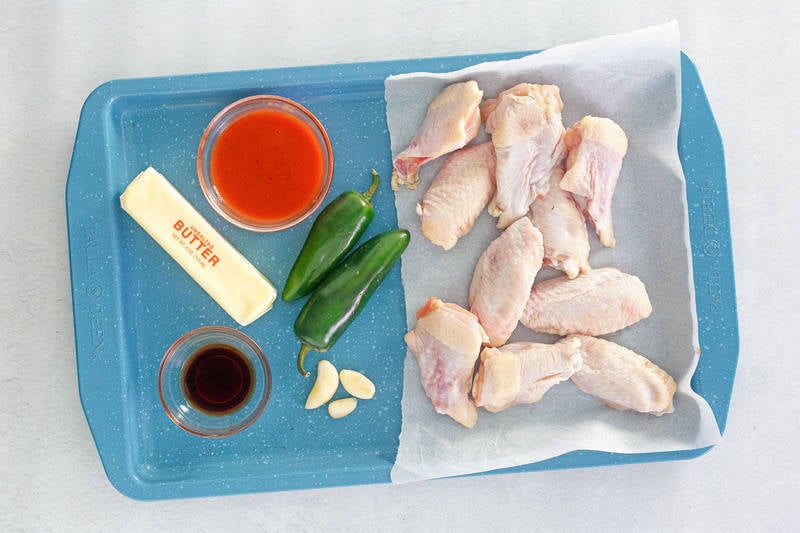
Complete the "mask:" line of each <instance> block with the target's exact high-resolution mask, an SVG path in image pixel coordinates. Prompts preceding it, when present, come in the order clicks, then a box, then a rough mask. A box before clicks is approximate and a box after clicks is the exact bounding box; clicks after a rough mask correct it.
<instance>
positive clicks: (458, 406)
mask: <svg viewBox="0 0 800 533" xmlns="http://www.w3.org/2000/svg"><path fill="white" fill-rule="evenodd" d="M405 341H406V344H407V345H408V347H409V348H410V349H411V352H412V353H413V354H414V356H415V357H416V359H417V363H418V364H419V370H420V381H421V382H422V388H423V389H424V390H425V394H427V395H428V398H430V400H431V402H432V403H433V407H434V408H435V409H436V412H438V413H442V414H446V415H449V416H450V417H451V418H452V419H453V420H455V421H456V422H458V423H459V424H462V425H464V426H466V427H470V428H471V427H473V426H474V425H475V422H476V421H477V420H478V410H477V409H476V407H475V404H474V403H473V402H472V400H471V399H470V398H469V393H470V389H471V388H472V373H473V371H474V369H475V361H477V359H478V355H479V354H480V350H481V346H482V345H483V344H484V343H485V342H487V341H488V338H487V337H486V332H484V330H483V328H482V327H481V325H480V324H479V323H478V319H477V318H476V317H475V315H473V314H472V313H470V312H469V311H467V310H465V309H463V308H461V307H459V306H458V305H455V304H452V303H444V302H442V301H441V300H440V299H438V298H431V299H429V300H428V301H427V303H426V304H425V305H423V306H422V307H421V308H420V309H419V310H418V311H417V324H416V327H415V328H414V329H413V330H411V331H409V332H408V333H406V335H405Z"/></svg>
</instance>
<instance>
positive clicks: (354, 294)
mask: <svg viewBox="0 0 800 533" xmlns="http://www.w3.org/2000/svg"><path fill="white" fill-rule="evenodd" d="M410 239H411V235H410V234H409V232H408V231H406V230H404V229H396V230H391V231H386V232H384V233H381V234H380V235H377V236H375V237H373V238H372V239H370V240H368V241H367V242H365V243H364V244H362V245H361V246H359V247H358V248H356V249H355V251H354V252H353V253H352V254H350V255H349V256H348V257H347V258H346V259H345V260H344V261H343V262H342V263H341V264H340V265H339V266H338V267H336V269H335V270H334V271H333V272H331V273H330V275H329V276H328V277H326V278H325V280H324V281H323V282H322V283H321V284H320V285H319V287H317V289H316V290H315V291H314V293H313V294H312V295H311V297H310V298H309V299H308V301H307V302H306V304H305V306H303V309H302V310H301V311H300V314H299V315H298V316H297V320H295V323H294V334H295V335H297V338H298V339H300V343H301V346H300V353H299V354H298V356H297V369H298V370H299V371H300V373H301V374H303V375H304V376H308V375H309V373H308V372H306V370H305V367H304V366H303V365H304V361H305V357H306V354H307V353H308V351H309V350H315V351H317V352H324V351H326V350H327V349H329V348H330V347H331V346H333V343H335V342H336V340H337V339H338V338H339V337H340V336H341V335H342V333H344V331H345V330H346V329H347V327H348V326H349V325H350V323H351V322H353V320H355V318H356V317H357V316H358V314H359V313H360V312H361V310H362V309H363V308H364V306H365V305H366V304H367V301H368V300H369V298H370V296H372V293H374V292H375V289H377V288H378V285H380V284H381V282H382V281H383V278H385V277H386V274H388V273H389V271H390V270H391V269H392V267H393V266H394V264H395V263H396V262H397V260H398V259H400V255H401V254H402V253H403V251H404V250H405V249H406V247H407V246H408V243H409V241H410Z"/></svg>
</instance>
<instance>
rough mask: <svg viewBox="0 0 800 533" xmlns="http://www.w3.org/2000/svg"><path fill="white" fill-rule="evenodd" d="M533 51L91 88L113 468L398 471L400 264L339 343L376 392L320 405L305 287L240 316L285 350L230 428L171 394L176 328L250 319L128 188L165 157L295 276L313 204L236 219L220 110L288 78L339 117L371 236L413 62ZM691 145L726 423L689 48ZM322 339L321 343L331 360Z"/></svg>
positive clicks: (92, 377)
mask: <svg viewBox="0 0 800 533" xmlns="http://www.w3.org/2000/svg"><path fill="white" fill-rule="evenodd" d="M528 53H531V52H514V53H502V54H492V55H472V56H462V57H447V58H433V59H417V60H403V61H387V62H376V63H361V64H343V65H327V66H315V67H302V68H299V67H298V68H285V69H273V70H257V71H246V72H227V73H215V74H200V75H187V76H175V77H160V78H148V79H129V80H114V81H111V82H108V83H105V84H103V85H101V86H100V87H98V88H97V89H96V90H95V91H94V92H92V93H91V95H89V97H88V99H87V100H86V102H85V104H84V107H83V110H82V112H81V116H80V123H79V125H78V131H77V136H76V140H75V147H74V152H73V156H72V163H71V166H70V171H69V178H68V181H67V189H66V204H67V222H68V232H69V251H70V270H71V281H72V300H73V313H74V325H75V345H76V358H77V368H78V382H79V386H80V397H81V402H82V404H83V409H84V411H85V413H86V418H87V420H88V422H89V426H90V428H91V431H92V435H93V437H94V440H95V443H96V445H97V449H98V452H99V454H100V458H101V460H102V463H103V467H104V468H105V471H106V474H107V475H108V478H109V480H110V481H111V483H112V484H113V485H114V486H115V487H116V488H117V489H118V490H119V491H120V492H122V493H123V494H126V495H128V496H130V497H132V498H137V499H146V500H156V499H167V498H180V497H195V496H208V495H221V494H234V493H244V492H260V491H278V490H289V489H305V488H315V487H330V486H336V485H350V484H365V483H382V482H388V481H389V479H390V478H389V473H390V470H391V467H392V464H393V463H394V459H395V456H396V453H397V446H398V437H399V434H400V423H401V411H400V399H401V396H402V376H403V359H404V357H405V353H406V350H405V345H404V343H403V334H404V333H405V309H404V304H403V301H404V299H403V294H402V290H403V289H402V285H401V283H400V271H399V268H398V267H396V268H395V269H394V270H393V271H392V273H391V274H390V276H389V277H388V278H387V279H386V281H385V282H384V284H383V285H382V286H381V287H380V289H379V290H378V291H377V292H376V293H375V295H374V296H373V298H372V300H371V302H370V305H369V306H368V307H367V308H366V310H365V311H364V312H363V313H362V315H361V316H359V318H358V319H357V320H356V321H355V322H354V323H353V324H352V326H351V328H350V329H349V330H348V332H347V333H346V335H345V336H344V337H342V339H341V340H340V341H339V342H338V343H337V344H336V346H334V348H333V349H332V350H330V351H329V352H328V353H327V354H326V358H328V359H330V360H332V361H333V362H334V364H335V365H337V366H338V367H339V368H343V367H347V368H353V369H357V370H361V371H363V372H364V373H365V374H367V375H368V376H370V377H371V378H372V379H373V381H374V382H375V384H376V386H377V390H378V394H377V396H376V398H375V399H373V400H370V401H362V402H360V404H359V407H358V409H357V411H356V413H354V415H351V416H349V417H347V418H344V419H341V420H332V419H331V418H329V417H328V416H327V414H326V413H325V412H324V410H322V409H320V410H314V411H306V410H305V409H303V405H304V400H305V397H306V395H307V393H308V391H309V389H310V387H311V381H310V380H309V379H306V378H303V377H301V376H300V375H299V374H298V372H297V370H296V369H295V354H296V351H297V349H298V343H297V341H296V339H295V338H294V336H293V334H292V323H293V321H294V318H295V316H296V315H297V312H298V311H299V309H300V306H301V305H302V302H294V303H285V302H280V301H279V302H277V303H276V304H275V307H274V308H273V309H272V310H271V311H270V312H269V313H267V314H266V315H265V316H264V317H262V318H260V319H259V320H257V321H256V322H254V323H253V324H251V325H249V326H247V327H244V328H239V329H241V330H243V331H245V332H246V333H247V334H249V335H250V336H251V337H253V338H254V339H255V340H256V341H257V342H258V343H259V344H260V345H261V346H262V348H263V349H264V351H265V352H266V354H267V357H268V358H269V361H270V364H271V367H272V373H273V391H272V395H271V398H270V402H269V405H268V406H267V409H266V411H265V413H264V414H263V416H262V417H261V418H260V419H259V420H258V421H257V422H256V423H255V424H254V425H253V426H252V427H251V428H249V429H248V430H246V431H244V432H242V433H240V434H238V435H235V436H232V437H229V438H226V439H221V440H211V439H203V438H199V437H195V436H192V435H190V434H188V433H186V432H184V431H183V430H181V429H179V428H178V427H177V426H175V425H174V424H173V423H172V422H171V421H170V420H169V418H168V417H167V416H166V415H165V413H164V412H163V410H162V407H161V405H160V403H159V398H158V390H157V375H158V366H159V363H160V361H161V357H162V355H163V353H164V352H165V351H166V349H167V348H168V347H169V346H170V344H171V343H172V342H173V341H174V340H175V339H176V338H177V337H179V336H180V335H181V334H183V333H184V332H186V331H189V330H191V329H193V328H196V327H199V326H204V325H210V324H222V325H227V326H231V327H238V326H237V325H236V324H235V323H234V322H233V321H232V320H231V319H230V317H228V316H227V315H226V314H225V313H224V312H223V311H222V310H221V309H220V308H219V306H217V305H216V304H215V303H214V302H213V301H212V300H211V299H210V298H209V297H208V296H207V295H206V294H205V293H204V292H203V291H202V289H200V288H199V287H198V286H197V285H196V284H195V283H194V282H193V281H192V280H191V279H190V278H189V277H188V275H186V274H185V273H184V272H183V271H182V270H181V269H180V267H179V266H178V265H177V264H176V263H174V262H173V261H172V259H171V258H170V257H169V256H168V255H167V254H166V253H165V252H164V251H163V250H161V248H159V247H158V245H157V244H156V243H155V242H154V241H153V240H152V239H151V238H150V237H149V236H147V235H146V234H145V232H144V231H142V230H141V229H140V228H139V227H138V226H137V225H136V224H135V222H134V221H133V220H132V219H131V218H130V217H129V216H128V215H127V214H125V213H124V212H123V211H122V209H121V208H120V205H119V195H120V193H121V192H122V191H123V189H124V188H125V186H126V185H127V184H128V183H129V182H130V180H131V179H132V178H133V177H134V176H136V174H138V173H139V172H140V171H141V170H143V169H144V168H145V167H147V166H153V167H155V168H156V169H158V170H159V171H161V172H162V173H163V174H165V175H166V176H167V177H168V178H169V179H170V180H171V181H172V182H173V184H174V185H175V186H176V187H177V188H178V189H179V190H180V192H181V193H182V194H183V195H184V196H185V197H186V198H187V199H188V200H189V201H190V202H191V203H192V204H193V205H194V206H195V207H196V208H197V209H198V210H199V211H200V212H201V213H202V214H203V215H204V216H206V218H208V220H209V221H210V222H211V223H212V224H213V225H214V226H215V227H217V228H218V229H219V231H220V232H221V233H222V234H223V235H225V236H226V237H227V238H228V239H229V240H230V241H231V242H232V243H233V244H234V245H235V246H236V247H238V248H239V249H240V250H241V251H242V253H243V254H244V255H245V256H246V257H248V258H249V259H250V260H251V261H252V262H253V263H254V264H255V266H256V267H257V268H259V269H260V270H261V271H262V272H264V273H265V274H266V275H267V277H269V278H270V279H271V280H272V281H273V282H274V283H275V285H276V286H278V287H279V290H280V288H281V287H282V286H283V282H284V280H285V279H286V276H287V274H288V271H289V268H290V267H291V263H292V261H293V260H294V257H295V256H296V254H297V252H298V251H299V249H300V247H301V245H302V242H303V240H304V238H305V235H306V234H307V232H308V230H309V228H310V225H311V220H307V221H305V222H304V223H302V224H300V225H298V226H296V227H294V228H292V229H289V230H286V231H282V232H278V233H272V234H255V233H251V232H248V231H245V230H242V229H239V228H237V227H234V226H232V225H231V224H229V223H227V222H226V221H225V220H223V219H222V218H221V217H220V216H218V215H217V214H216V213H215V212H214V211H213V210H212V209H211V208H210V206H209V205H208V203H207V202H206V201H205V199H204V197H203V195H202V192H201V190H200V186H199V184H198V180H197V177H196V174H195V154H196V150H197V145H198V142H199V140H200V135H201V133H202V131H203V129H204V127H205V126H206V124H207V123H208V121H209V120H210V119H211V118H212V117H213V116H214V115H215V114H216V113H217V112H218V111H219V110H220V109H222V108H223V107H224V106H225V105H227V104H229V103H230V102H232V101H234V100H236V99H238V98H242V97H244V96H248V95H252V94H259V93H272V94H278V95H282V96H285V97H288V98H291V99H294V100H297V101H299V102H301V103H302V104H303V105H305V106H307V107H308V108H309V109H310V110H311V111H312V112H313V113H314V114H315V115H316V116H317V117H319V119H320V120H321V121H322V123H323V124H324V125H325V127H326V128H327V131H328V134H329V135H330V138H331V142H332V144H333V150H334V154H335V172H334V180H333V185H332V186H331V190H330V193H329V195H328V200H331V199H333V198H334V197H336V196H337V195H338V194H339V193H340V192H342V191H344V190H347V189H352V188H360V189H363V188H365V187H366V186H367V185H368V182H369V169H370V168H372V167H374V168H376V169H377V170H378V172H379V173H380V174H381V176H383V177H384V181H383V183H382V185H381V188H380V190H379V192H378V193H377V195H376V197H375V210H376V216H375V219H374V221H373V223H372V225H371V226H370V228H369V231H368V234H367V235H366V236H365V237H369V236H371V235H373V234H376V233H378V232H381V231H383V230H386V229H389V228H393V227H395V226H396V223H397V219H396V212H395V208H394V202H393V194H392V192H391V190H390V189H389V183H388V177H389V175H390V172H391V154H390V150H389V132H388V129H387V125H386V116H385V106H386V103H385V101H384V97H383V95H384V92H383V81H384V79H385V78H386V77H387V76H389V75H392V74H399V73H403V72H412V71H419V70H424V71H431V72H436V71H450V70H455V69H460V68H463V67H466V66H469V65H472V64H475V63H479V62H483V61H492V60H502V59H512V58H517V57H521V56H523V55H526V54H528ZM682 73H683V77H682V82H683V109H682V119H681V128H680V134H679V139H678V140H679V152H680V156H681V161H682V163H683V167H684V172H685V175H686V181H687V195H688V205H689V219H690V234H691V244H692V257H693V268H694V282H695V289H696V301H697V315H698V321H699V340H700V346H701V349H702V355H701V357H700V361H699V366H698V368H697V371H696V373H695V375H694V378H693V380H692V386H693V387H694V389H695V390H696V391H697V392H698V393H699V394H701V395H702V396H703V397H704V398H705V399H706V400H707V401H708V403H709V404H710V405H711V408H712V410H713V412H714V415H715V416H716V420H717V422H718V424H719V427H720V430H721V431H723V430H724V428H725V421H726V417H727V412H728V406H729V403H730V397H731V389H732V385H733V378H734V374H735V369H736V362H737V358H738V327H737V317H736V304H735V301H736V300H735V293H734V277H733V264H732V253H731V243H730V229H729V217H728V206H727V192H726V183H725V163H724V156H723V150H722V142H721V139H720V135H719V131H718V130H717V127H716V124H715V122H714V118H713V115H712V113H711V109H710V107H709V104H708V101H707V99H706V96H705V93H704V91H703V87H702V85H701V82H700V78H699V76H698V73H697V70H696V69H695V67H694V65H693V64H692V62H691V61H690V60H689V58H688V57H686V56H685V55H683V56H682ZM316 359H317V356H316V355H313V354H312V355H310V356H309V362H308V366H310V367H312V368H313V367H314V366H315V364H316ZM707 450H708V448H703V449H692V450H683V451H677V452H669V453H648V454H612V453H604V452H594V451H577V452H572V453H568V454H565V455H562V456H559V457H556V458H553V459H550V460H547V461H541V462H538V463H533V464H529V465H524V466H519V467H515V468H510V469H505V470H502V472H523V471H534V470H549V469H556V468H573V467H586V466H599V465H610V464H622V463H635V462H647V461H664V460H674V459H689V458H693V457H697V456H699V455H701V454H702V453H704V452H705V451H707Z"/></svg>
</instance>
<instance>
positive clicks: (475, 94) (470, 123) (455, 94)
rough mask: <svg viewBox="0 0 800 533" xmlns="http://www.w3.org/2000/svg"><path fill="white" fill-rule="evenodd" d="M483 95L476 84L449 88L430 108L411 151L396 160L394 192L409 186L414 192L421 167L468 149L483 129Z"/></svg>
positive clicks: (405, 152) (434, 100)
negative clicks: (431, 161)
mask: <svg viewBox="0 0 800 533" xmlns="http://www.w3.org/2000/svg"><path fill="white" fill-rule="evenodd" d="M481 98H483V91H481V90H480V89H479V88H478V83H477V82H475V81H472V80H471V81H465V82H461V83H454V84H453V85H449V86H447V87H445V89H444V90H443V91H442V92H441V93H439V95H438V96H437V97H436V98H434V99H433V101H431V103H430V104H429V105H428V113H427V115H425V120H424V121H423V122H422V125H421V126H420V128H419V130H417V133H416V135H415V136H414V138H413V139H412V140H411V144H409V145H408V148H406V149H405V150H403V151H402V152H400V153H399V154H398V155H397V157H395V159H394V162H393V164H394V171H393V172H392V189H395V190H397V189H399V188H400V185H405V186H406V187H408V188H409V189H414V188H416V186H417V183H418V182H419V174H418V172H419V167H420V166H422V165H423V164H424V163H426V162H428V161H430V160H431V159H436V158H437V157H439V156H440V155H444V154H447V153H450V152H452V151H453V150H457V149H458V148H461V147H462V146H465V145H466V144H467V143H468V142H470V141H471V140H472V139H474V138H475V136H476V135H477V134H478V130H479V129H480V127H481V116H480V111H479V109H478V105H479V104H480V103H481Z"/></svg>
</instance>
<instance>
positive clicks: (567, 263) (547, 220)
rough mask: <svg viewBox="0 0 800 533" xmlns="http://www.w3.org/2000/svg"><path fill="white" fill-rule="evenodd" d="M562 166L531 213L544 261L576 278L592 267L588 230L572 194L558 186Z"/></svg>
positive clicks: (532, 205) (553, 175) (554, 173)
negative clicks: (542, 245) (539, 239)
mask: <svg viewBox="0 0 800 533" xmlns="http://www.w3.org/2000/svg"><path fill="white" fill-rule="evenodd" d="M563 176H564V171H563V170H562V169H561V167H560V166H558V167H556V168H555V169H554V170H553V173H552V175H551V176H550V188H549V189H548V191H547V193H546V194H545V195H544V196H543V197H542V198H540V199H538V200H536V201H535V202H533V204H531V211H530V213H529V216H530V217H531V221H532V222H533V225H534V226H536V227H537V228H539V231H541V232H542V238H543V239H544V264H545V265H546V266H550V267H553V268H556V269H558V270H561V271H563V272H564V273H566V274H567V277H568V278H570V279H572V278H575V277H576V276H577V275H578V274H580V273H581V272H586V271H588V270H591V269H590V267H589V234H588V232H587V231H586V220H585V219H584V216H583V214H582V213H581V211H580V209H578V206H577V205H576V204H575V201H574V200H573V198H572V195H571V194H570V193H568V192H567V191H565V190H563V189H562V188H561V187H560V186H559V182H560V181H561V178H562V177H563Z"/></svg>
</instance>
